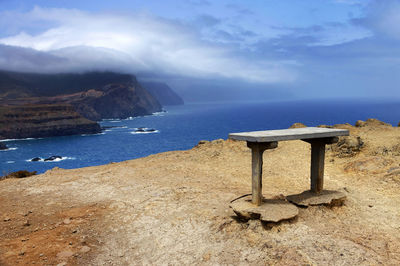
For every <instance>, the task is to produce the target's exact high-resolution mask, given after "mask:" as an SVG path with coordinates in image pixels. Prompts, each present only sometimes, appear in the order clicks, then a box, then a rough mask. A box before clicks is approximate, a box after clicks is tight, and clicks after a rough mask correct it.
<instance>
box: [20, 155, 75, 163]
mask: <svg viewBox="0 0 400 266" xmlns="http://www.w3.org/2000/svg"><path fill="white" fill-rule="evenodd" d="M75 159H76V158H75V157H67V156H66V157H64V156H62V157H61V158H56V159H54V160H51V161H45V160H44V159H43V158H40V160H38V161H35V162H33V163H36V162H43V163H55V162H61V161H64V160H75ZM31 160H32V159H29V160H25V161H26V162H32V161H31Z"/></svg>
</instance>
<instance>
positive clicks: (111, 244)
mask: <svg viewBox="0 0 400 266" xmlns="http://www.w3.org/2000/svg"><path fill="white" fill-rule="evenodd" d="M338 127H340V128H349V129H350V131H351V134H352V136H353V137H352V138H353V140H354V139H356V137H357V136H358V137H360V139H359V140H361V141H362V142H363V143H364V145H363V146H362V147H361V151H357V149H353V150H351V151H350V152H349V148H348V147H347V146H349V145H350V144H351V141H350V144H349V145H347V146H346V145H343V146H338V145H336V144H335V145H333V146H332V147H330V148H328V149H327V150H328V151H327V157H326V166H325V188H326V189H336V190H341V191H344V192H345V193H346V194H347V200H346V202H345V204H344V205H343V206H340V207H328V206H316V207H309V208H301V209H300V213H299V216H298V217H297V218H296V219H294V220H291V221H286V222H281V223H278V224H263V223H261V222H260V221H258V220H250V221H240V220H238V219H236V216H235V215H234V213H233V212H232V210H231V209H229V207H228V206H229V202H230V201H231V200H233V199H235V198H237V197H239V196H241V195H243V194H247V193H250V192H251V191H250V189H251V183H250V182H251V180H250V174H251V170H250V169H251V168H250V162H251V161H250V160H251V157H250V156H251V154H250V150H249V149H248V148H247V147H246V144H245V143H244V142H237V141H223V140H215V141H212V142H205V143H203V144H199V145H198V146H196V147H194V148H193V149H191V150H188V151H173V152H167V153H162V154H156V155H152V156H149V157H146V158H141V159H137V160H131V161H125V162H120V163H111V164H108V165H103V166H97V167H88V168H82V169H73V170H63V169H57V168H55V169H52V170H50V171H47V172H46V173H45V174H42V175H38V176H33V177H29V178H25V179H6V180H3V181H1V182H0V265H31V264H37V265H76V264H78V265H142V264H147V265H148V264H173V265H179V264H201V265H210V264H241V265H247V264H250V265H260V264H267V265H376V264H385V265H399V264H400V196H399V191H400V190H399V189H400V128H396V127H391V126H388V125H385V124H382V123H379V121H370V122H368V123H366V124H365V125H363V126H362V127H352V126H350V125H339V126H338ZM353 142H354V141H353ZM353 144H354V143H353ZM351 145H352V144H351ZM351 145H350V146H351ZM309 160H310V145H309V144H307V143H305V142H302V141H288V142H280V143H279V146H278V148H277V149H274V150H268V151H266V152H265V154H264V180H263V194H264V196H265V197H267V198H272V197H283V196H287V195H290V194H295V193H300V192H302V191H304V190H307V189H308V187H309V167H310V166H309V163H310V162H309Z"/></svg>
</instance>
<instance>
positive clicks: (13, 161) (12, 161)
mask: <svg viewBox="0 0 400 266" xmlns="http://www.w3.org/2000/svg"><path fill="white" fill-rule="evenodd" d="M6 163H15V161H7V162H6Z"/></svg>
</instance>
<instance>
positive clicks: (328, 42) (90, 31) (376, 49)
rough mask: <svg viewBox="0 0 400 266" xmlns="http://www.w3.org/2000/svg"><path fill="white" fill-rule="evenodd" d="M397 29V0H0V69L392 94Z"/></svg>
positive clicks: (298, 93)
mask: <svg viewBox="0 0 400 266" xmlns="http://www.w3.org/2000/svg"><path fill="white" fill-rule="evenodd" d="M398 25H400V0H385V1H379V0H291V1H289V0H287V1H284V0H274V1H273V0H264V1H262V0H253V1H233V0H232V1H228V0H225V1H222V0H221V1H208V0H173V1H153V0H147V1H128V0H119V1H118V0H116V1H71V0H69V1H56V0H47V1H17V0H0V68H1V69H8V70H14V71H30V72H68V71H89V70H115V71H123V72H129V73H133V74H136V75H138V76H139V77H140V78H142V79H158V80H163V81H167V83H169V84H171V85H173V86H175V87H176V88H177V89H178V91H182V93H183V94H186V95H189V94H190V93H189V92H190V90H191V88H192V90H196V91H198V90H204V91H205V92H207V91H208V90H210V87H212V84H215V88H220V93H219V95H221V96H220V97H221V98H223V97H224V95H225V96H227V94H230V96H232V95H236V96H237V97H243V95H247V96H252V97H253V98H254V97H255V98H257V97H259V96H260V95H262V97H268V95H272V94H274V95H282V97H289V96H292V97H297V98H321V97H328V98H332V97H339V98H357V97H360V98H377V97H382V98H399V96H400V93H399V92H398V88H397V86H398V84H400V83H399V82H400V46H399V44H400V27H399V26H398ZM230 92H231V93H230ZM271 92H273V93H271ZM279 92H281V94H279ZM204 94H207V93H204ZM197 95H200V94H199V93H197ZM227 98H229V97H228V96H227ZM250 98H251V97H250Z"/></svg>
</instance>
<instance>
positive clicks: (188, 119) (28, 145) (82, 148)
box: [0, 100, 400, 176]
mask: <svg viewBox="0 0 400 266" xmlns="http://www.w3.org/2000/svg"><path fill="white" fill-rule="evenodd" d="M164 109H165V110H164V112H160V113H155V114H153V115H149V116H143V117H134V118H128V119H112V120H103V121H101V122H100V124H101V126H102V127H104V128H105V130H104V131H103V132H102V133H100V134H95V135H75V136H65V137H52V138H40V139H22V140H5V144H6V145H7V146H8V147H9V149H8V150H5V151H0V176H1V175H5V174H7V173H10V172H13V171H18V170H28V171H37V172H38V173H43V172H45V171H46V170H49V169H52V168H54V167H59V168H64V169H71V168H80V167H86V166H95V165H102V164H108V163H111V162H121V161H125V160H131V159H135V158H140V157H145V156H148V155H151V154H155V153H160V152H166V151H173V150H186V149H191V148H192V147H194V146H196V145H197V143H198V142H199V141H200V140H215V139H227V137H228V134H229V133H232V132H244V131H255V130H268V129H283V128H288V127H290V126H291V125H292V124H293V123H296V122H301V123H304V124H305V125H307V126H317V125H321V124H324V125H333V124H341V123H350V124H352V125H354V123H355V122H356V121H357V120H366V119H368V118H376V119H379V120H382V121H384V122H387V123H390V124H392V125H394V126H397V125H398V123H399V121H400V101H390V100H374V101H372V100H303V101H274V102H218V103H216V102H214V103H189V104H185V105H180V106H166V107H164ZM51 156H60V157H61V158H56V159H55V160H48V161H45V160H44V159H46V158H49V157H51ZM35 157H38V158H41V160H39V161H31V159H33V158H35Z"/></svg>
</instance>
